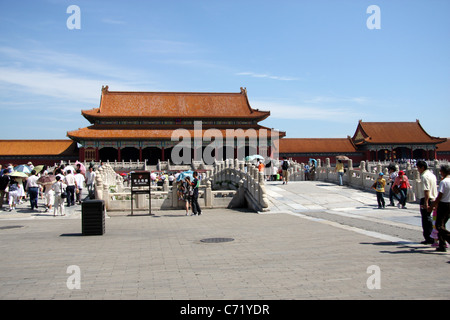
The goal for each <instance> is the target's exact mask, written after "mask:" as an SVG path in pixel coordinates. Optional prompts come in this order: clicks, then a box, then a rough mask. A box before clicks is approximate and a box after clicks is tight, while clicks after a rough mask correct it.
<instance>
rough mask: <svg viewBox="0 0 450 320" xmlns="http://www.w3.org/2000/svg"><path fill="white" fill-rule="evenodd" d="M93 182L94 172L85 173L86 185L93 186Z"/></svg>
mask: <svg viewBox="0 0 450 320" xmlns="http://www.w3.org/2000/svg"><path fill="white" fill-rule="evenodd" d="M94 182H95V171H92V172H90V171H88V172H86V184H94Z"/></svg>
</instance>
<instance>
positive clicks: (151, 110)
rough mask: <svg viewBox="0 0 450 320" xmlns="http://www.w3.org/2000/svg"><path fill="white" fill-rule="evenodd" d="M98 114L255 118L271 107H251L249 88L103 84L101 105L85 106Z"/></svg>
mask: <svg viewBox="0 0 450 320" xmlns="http://www.w3.org/2000/svg"><path fill="white" fill-rule="evenodd" d="M82 115H83V116H84V117H85V118H87V119H88V120H89V121H91V122H93V119H95V118H158V119H160V118H211V117H214V118H252V119H257V120H259V121H261V120H264V119H265V118H267V117H268V116H269V115H270V112H269V111H259V110H257V109H252V108H251V107H250V104H249V102H248V98H247V91H246V89H244V88H241V92H239V93H195V92H192V93H186V92H113V91H108V87H107V86H106V87H104V88H102V96H101V101H100V107H99V108H95V109H91V110H83V111H82Z"/></svg>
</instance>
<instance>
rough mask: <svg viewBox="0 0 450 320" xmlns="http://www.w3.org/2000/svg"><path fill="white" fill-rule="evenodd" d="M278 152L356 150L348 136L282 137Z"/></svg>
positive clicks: (338, 151) (344, 151)
mask: <svg viewBox="0 0 450 320" xmlns="http://www.w3.org/2000/svg"><path fill="white" fill-rule="evenodd" d="M279 143H280V153H352V152H357V151H356V148H355V146H354V145H353V143H352V141H351V139H350V138H299V139H297V138H283V139H280V141H279Z"/></svg>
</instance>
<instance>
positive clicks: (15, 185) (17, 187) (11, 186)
mask: <svg viewBox="0 0 450 320" xmlns="http://www.w3.org/2000/svg"><path fill="white" fill-rule="evenodd" d="M17 190H19V186H18V185H17V183H11V184H10V185H9V191H10V192H11V191H17Z"/></svg>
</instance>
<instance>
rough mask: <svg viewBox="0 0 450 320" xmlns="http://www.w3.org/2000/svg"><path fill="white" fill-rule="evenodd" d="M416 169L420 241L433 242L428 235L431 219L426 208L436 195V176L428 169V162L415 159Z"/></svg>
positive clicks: (430, 230) (424, 242)
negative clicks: (420, 225)
mask: <svg viewBox="0 0 450 320" xmlns="http://www.w3.org/2000/svg"><path fill="white" fill-rule="evenodd" d="M417 170H418V171H419V173H420V180H421V184H420V186H419V188H418V189H419V190H418V198H419V199H420V215H421V216H422V230H423V237H424V238H425V240H424V241H422V242H421V243H422V244H433V243H434V240H433V238H431V236H430V235H431V232H432V231H433V220H432V217H431V213H430V212H429V211H428V209H429V207H430V206H431V204H432V202H433V201H434V200H435V199H436V197H437V183H436V176H435V175H434V174H433V173H432V172H431V171H430V170H428V164H427V163H426V162H425V161H423V160H420V161H417Z"/></svg>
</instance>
